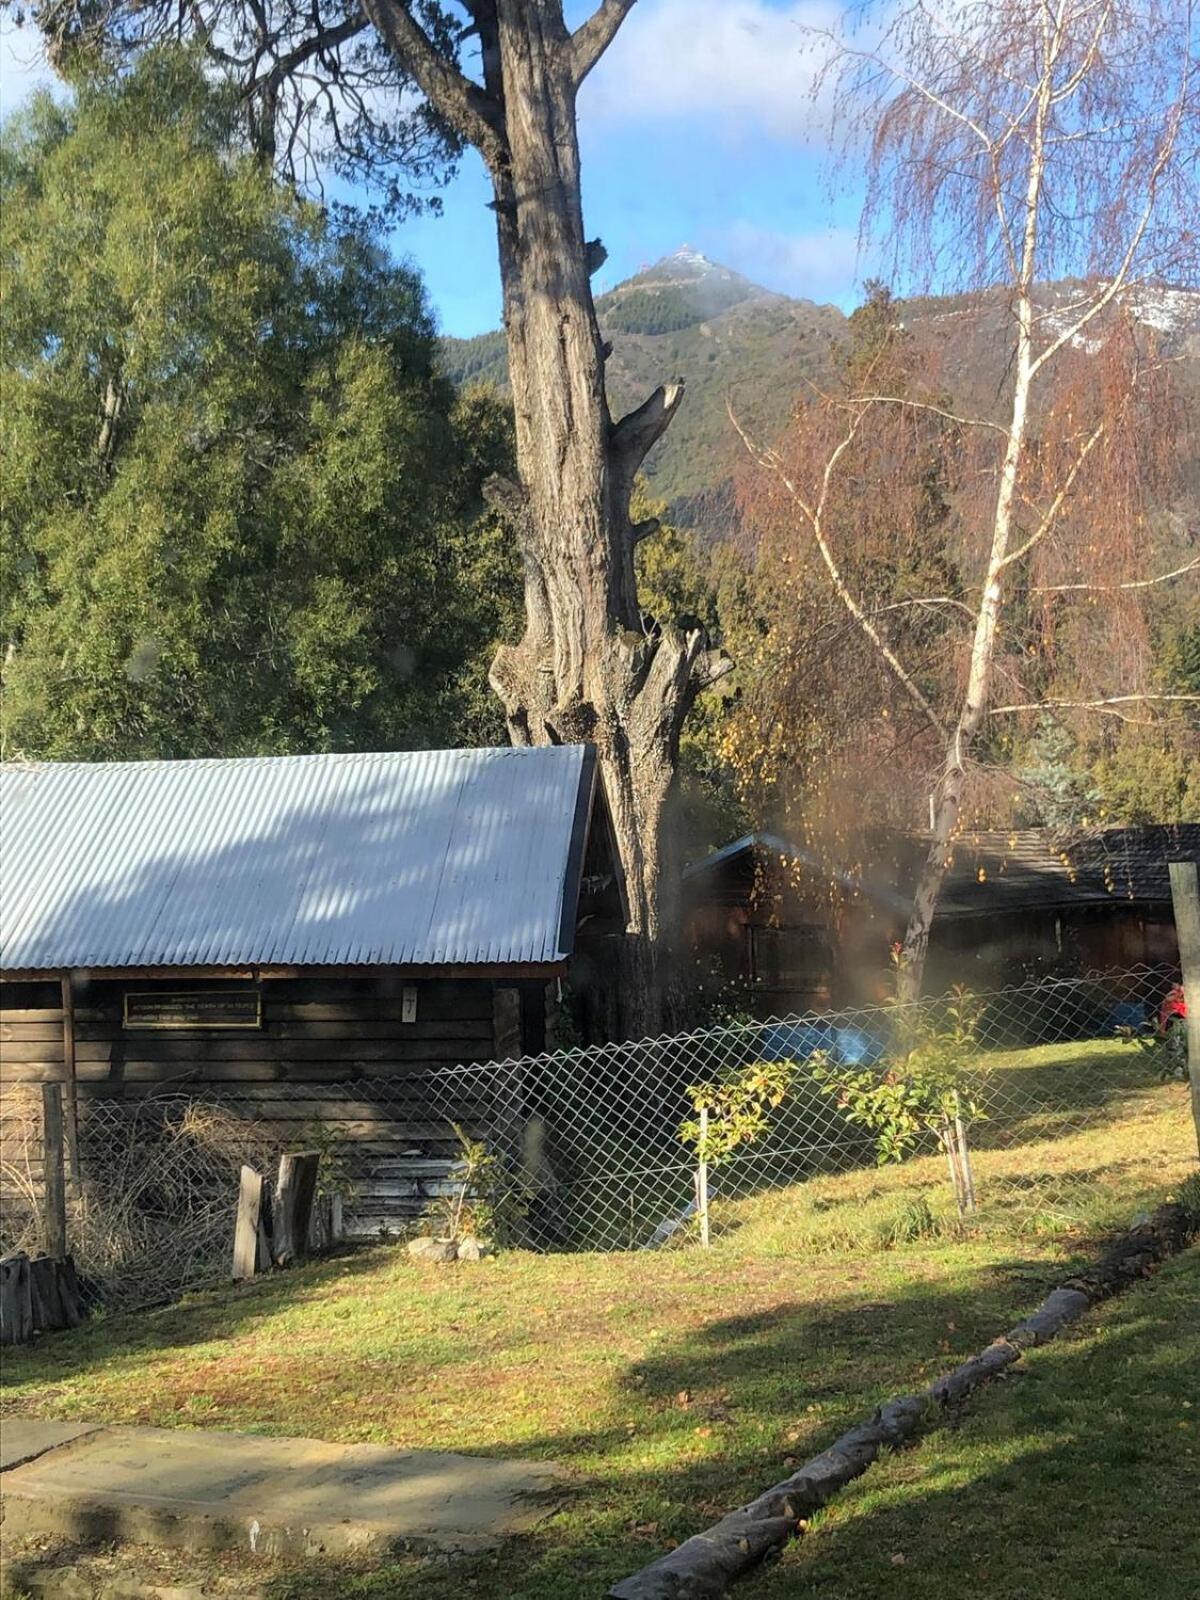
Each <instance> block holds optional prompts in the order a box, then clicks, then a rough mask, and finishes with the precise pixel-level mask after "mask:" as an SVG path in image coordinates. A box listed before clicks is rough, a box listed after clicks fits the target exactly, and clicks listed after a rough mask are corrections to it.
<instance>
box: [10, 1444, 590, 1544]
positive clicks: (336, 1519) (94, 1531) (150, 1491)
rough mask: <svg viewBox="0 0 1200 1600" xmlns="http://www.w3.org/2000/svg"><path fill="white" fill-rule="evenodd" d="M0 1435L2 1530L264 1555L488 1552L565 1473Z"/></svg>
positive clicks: (539, 1515)
mask: <svg viewBox="0 0 1200 1600" xmlns="http://www.w3.org/2000/svg"><path fill="white" fill-rule="evenodd" d="M0 1443H2V1454H0V1462H2V1463H3V1470H0V1516H2V1517H3V1523H4V1531H5V1534H6V1535H10V1534H11V1535H18V1536H19V1535H24V1534H35V1533H36V1534H59V1535H65V1536H66V1537H69V1538H72V1539H80V1540H85V1539H105V1540H123V1539H128V1540H134V1541H137V1542H140V1543H143V1544H157V1545H166V1546H168V1547H171V1548H174V1549H185V1550H232V1549H243V1550H250V1551H252V1552H255V1553H258V1554H261V1555H271V1556H307V1555H318V1554H338V1553H347V1552H351V1551H353V1552H357V1553H360V1554H375V1553H378V1554H384V1553H386V1552H388V1551H395V1550H401V1549H412V1550H446V1551H464V1552H465V1551H477V1550H486V1549H490V1548H492V1547H493V1546H495V1545H497V1544H499V1543H500V1541H501V1540H502V1539H504V1538H506V1537H508V1536H509V1535H511V1534H515V1533H522V1532H525V1531H526V1530H528V1529H529V1528H531V1527H533V1526H535V1525H536V1524H537V1523H538V1522H539V1521H541V1520H542V1519H543V1518H544V1517H546V1516H547V1515H549V1513H550V1512H551V1511H552V1510H553V1509H554V1505H555V1502H556V1498H557V1494H556V1491H561V1488H562V1485H563V1481H564V1479H563V1473H562V1471H561V1469H560V1468H558V1467H555V1466H553V1465H552V1464H550V1463H543V1462H530V1461H497V1460H492V1459H487V1458H483V1457H476V1456H462V1455H449V1454H440V1453H437V1452H433V1451H425V1450H391V1449H388V1448H386V1447H384V1446H381V1445H366V1444H350V1445H346V1444H325V1443H322V1442H320V1441H319V1440H316V1439H272V1438H262V1437H259V1436H257V1435H254V1434H245V1433H215V1432H209V1431H207V1430H204V1431H200V1430H191V1429H185V1428H116V1427H114V1428H109V1427H104V1426H95V1425H91V1426H89V1425H87V1424H68V1423H46V1422H27V1421H24V1420H20V1419H13V1420H11V1421H8V1422H6V1423H5V1424H4V1426H3V1428H2V1429H0Z"/></svg>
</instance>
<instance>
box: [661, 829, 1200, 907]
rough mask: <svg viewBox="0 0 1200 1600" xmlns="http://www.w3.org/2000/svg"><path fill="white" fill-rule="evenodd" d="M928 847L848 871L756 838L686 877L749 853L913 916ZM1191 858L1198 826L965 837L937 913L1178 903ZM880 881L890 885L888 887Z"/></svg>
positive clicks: (903, 837) (900, 840)
mask: <svg viewBox="0 0 1200 1600" xmlns="http://www.w3.org/2000/svg"><path fill="white" fill-rule="evenodd" d="M927 848H928V841H927V840H926V838H925V836H924V835H921V834H898V833H897V834H888V835H882V834H881V835H880V837H879V839H878V841H877V843H876V848H875V850H874V852H873V853H872V854H873V859H872V860H869V861H868V863H867V865H866V866H865V867H858V868H857V869H856V870H855V871H854V872H853V873H849V872H843V871H840V870H839V869H837V868H836V867H835V866H834V865H833V864H832V863H829V862H826V861H823V860H822V859H821V858H820V857H819V856H818V855H817V854H815V853H814V852H813V851H811V850H809V849H807V848H806V847H805V846H803V845H797V844H794V843H790V842H789V841H788V840H786V839H782V838H780V837H779V835H777V834H771V833H748V834H745V835H743V837H742V838H740V839H735V840H734V841H733V843H732V844H727V845H726V846H725V847H724V849H722V850H717V851H715V852H714V853H713V854H712V855H709V856H705V857H703V858H702V859H701V860H699V861H694V862H692V864H691V865H690V866H689V867H687V868H686V869H685V871H684V877H685V879H701V878H703V876H704V875H705V874H707V873H710V872H711V871H713V870H714V869H716V868H719V867H722V866H725V865H727V864H728V863H730V862H733V861H736V860H737V859H738V858H739V857H742V856H745V855H748V854H750V853H753V854H754V855H755V856H757V857H758V858H759V859H761V858H762V856H764V855H768V856H769V855H776V854H778V855H782V856H787V857H789V858H791V859H792V860H795V861H799V862H801V863H802V864H803V865H805V866H809V867H812V868H813V869H815V871H816V872H817V874H818V875H819V876H823V877H828V878H832V879H835V880H836V881H838V882H840V883H842V884H843V886H845V887H848V888H852V889H854V890H856V891H858V892H861V893H862V894H863V895H864V896H865V897H866V898H867V899H868V900H871V901H874V902H875V903H876V904H877V905H880V906H883V907H885V908H886V909H888V910H891V911H894V912H898V913H899V914H901V915H907V913H908V907H909V905H910V904H911V901H912V891H913V888H914V886H915V884H916V877H917V872H918V869H919V866H920V863H921V861H922V860H923V858H924V855H925V852H926V850H927ZM1190 860H1200V824H1196V823H1183V822H1181V823H1154V824H1148V825H1147V826H1145V827H1140V828H1091V829H1087V828H1077V829H1073V830H1058V831H1052V830H1050V829H1046V828H1017V829H1005V830H977V831H974V832H966V833H963V834H962V835H961V836H960V837H958V838H956V839H955V840H954V842H953V844H952V846H951V848H950V855H949V867H948V869H947V872H946V876H945V879H944V880H943V884H942V889H941V893H940V895H939V896H938V904H937V915H938V917H939V918H946V917H960V916H971V917H974V916H993V915H995V914H996V913H998V912H1004V911H1053V910H1056V909H1069V908H1071V907H1075V906H1085V905H1107V904H1111V903H1112V902H1113V901H1119V900H1124V901H1126V902H1131V903H1137V904H1149V905H1152V904H1166V903H1168V902H1169V901H1170V898H1171V887H1170V881H1169V875H1168V871H1167V862H1168V861H1190ZM881 875H886V876H887V877H888V878H890V879H891V880H892V881H890V882H888V881H883V877H882V876H881Z"/></svg>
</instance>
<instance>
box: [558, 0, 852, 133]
mask: <svg viewBox="0 0 1200 1600" xmlns="http://www.w3.org/2000/svg"><path fill="white" fill-rule="evenodd" d="M841 15H842V7H841V6H840V5H839V4H837V3H834V0H798V3H791V4H787V5H783V6H778V5H771V4H768V3H767V0H643V3H642V4H641V5H638V6H636V7H635V8H634V10H633V11H632V13H631V14H630V17H629V20H628V21H627V22H626V23H625V25H624V27H623V28H622V30H621V32H620V33H619V34H618V35H617V38H616V40H615V42H614V43H613V45H612V47H611V49H610V50H609V52H608V54H607V55H606V56H605V57H604V59H603V60H602V61H601V62H600V64H599V66H598V67H597V68H596V71H595V73H594V74H593V75H592V77H591V78H589V79H588V81H587V83H586V84H585V85H584V89H583V96H584V100H583V106H584V111H585V114H589V115H591V116H593V117H596V118H598V119H601V120H604V121H619V122H631V121H632V122H645V121H666V120H672V119H675V118H681V117H685V116H700V117H704V118H706V119H708V120H709V121H711V122H713V123H716V124H719V125H721V127H722V128H723V130H724V131H725V132H726V133H733V134H737V133H741V132H746V133H760V132H762V131H763V130H766V131H767V132H769V133H772V134H774V135H775V136H776V137H780V138H786V139H789V140H793V141H798V142H804V141H806V140H807V139H809V138H810V137H812V136H813V135H814V134H815V133H817V132H818V131H819V130H820V129H822V128H823V127H825V126H827V120H828V119H827V107H826V106H823V105H822V104H821V101H820V100H819V99H818V100H816V101H814V98H813V90H814V85H815V80H816V76H817V73H818V71H819V69H820V66H821V63H822V60H823V59H824V55H825V48H826V47H825V46H824V45H823V43H822V41H821V40H820V39H819V38H817V37H815V36H814V33H813V32H812V31H811V30H829V31H831V32H832V31H834V30H836V28H837V26H838V22H839V19H840V17H841Z"/></svg>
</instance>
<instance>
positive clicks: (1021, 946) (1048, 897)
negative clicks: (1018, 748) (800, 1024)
mask: <svg viewBox="0 0 1200 1600" xmlns="http://www.w3.org/2000/svg"><path fill="white" fill-rule="evenodd" d="M926 848H927V846H926V842H925V840H924V839H922V838H921V836H920V835H914V834H891V835H887V836H883V835H880V836H878V837H876V838H875V839H873V840H871V841H869V842H868V844H867V846H866V847H865V848H864V849H863V851H862V854H861V857H860V858H859V859H858V860H856V861H855V862H853V863H851V864H849V865H846V866H844V867H840V866H838V865H836V864H834V863H831V862H830V861H828V860H826V859H825V858H824V857H822V856H820V855H819V854H818V853H817V852H815V851H813V850H811V849H808V848H806V847H804V846H801V845H798V844H796V843H794V842H790V841H788V840H786V839H783V838H781V837H780V836H778V835H775V834H769V833H755V834H747V835H745V837H743V838H741V839H737V840H735V841H734V842H733V843H732V844H729V845H727V846H726V847H725V848H724V849H722V850H718V851H716V852H714V853H713V854H712V855H710V856H707V857H705V858H704V859H702V860H700V861H696V862H693V863H692V864H691V865H690V866H689V867H688V868H687V869H686V870H685V873H684V882H683V890H684V895H683V899H684V928H685V941H686V944H687V946H688V948H689V949H690V951H691V953H692V958H693V961H694V963H695V966H696V970H697V972H698V973H700V974H702V975H704V976H706V977H708V978H709V979H710V981H711V980H712V979H713V978H714V977H715V978H716V979H717V981H723V982H725V983H726V984H729V985H736V986H739V987H741V988H742V989H743V990H744V992H745V993H746V994H747V996H748V998H749V1001H750V1004H751V1005H752V1006H753V1008H754V1010H755V1012H756V1014H758V1015H760V1016H778V1015H782V1014H784V1013H786V1012H791V1011H810V1010H818V1011H819V1010H826V1009H829V1008H831V1007H842V1006H855V1005H868V1004H874V1003H877V1002H878V1001H879V1000H881V999H882V998H884V996H885V995H886V994H888V993H890V992H891V976H890V970H889V949H890V946H891V944H892V943H893V941H895V940H897V939H900V938H901V937H902V936H903V933H904V927H905V923H906V921H907V918H908V909H909V905H910V903H911V895H912V889H913V885H914V883H915V881H916V874H917V871H918V868H919V864H920V861H921V859H922V857H923V855H924V852H925V850H926ZM1191 859H1200V825H1194V824H1180V825H1163V826H1157V827H1144V828H1103V829H1089V830H1076V831H1073V832H1058V833H1055V832H1051V831H1049V830H1044V829H1033V828H1026V829H1016V830H1010V831H1004V832H975V833H964V834H963V835H962V836H961V837H960V838H958V839H956V840H955V842H954V845H953V847H952V851H951V856H950V864H949V867H948V870H947V875H946V879H945V883H944V885H943V889H942V894H941V898H940V900H939V903H938V911H937V916H936V918H935V921H934V925H933V932H932V935H931V938H930V949H929V960H928V965H927V968H926V979H925V987H926V990H927V991H928V992H929V993H935V994H936V993H941V992H943V991H944V990H946V989H947V988H949V986H950V985H951V984H954V983H965V984H967V985H969V986H970V987H972V988H974V989H978V990H983V989H991V988H996V987H999V986H1001V985H1003V984H1008V983H1018V982H1023V981H1026V980H1028V979H1034V978H1037V977H1038V976H1040V975H1045V974H1055V975H1059V976H1081V975H1083V974H1084V973H1087V972H1090V971H1100V970H1117V969H1120V968H1130V967H1134V966H1148V967H1154V968H1160V969H1162V971H1163V972H1164V973H1169V972H1170V971H1172V970H1177V969H1178V964H1179V947H1178V942H1177V940H1176V936H1175V922H1174V916H1173V913H1172V909H1171V893H1170V884H1169V880H1168V874H1167V863H1168V862H1169V861H1173V860H1191Z"/></svg>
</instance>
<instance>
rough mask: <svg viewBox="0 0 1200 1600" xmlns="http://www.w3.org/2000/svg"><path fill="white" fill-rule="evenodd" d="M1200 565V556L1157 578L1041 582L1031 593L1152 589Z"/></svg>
mask: <svg viewBox="0 0 1200 1600" xmlns="http://www.w3.org/2000/svg"><path fill="white" fill-rule="evenodd" d="M1197 567H1200V556H1196V557H1195V558H1194V559H1193V560H1191V561H1188V562H1187V563H1185V565H1184V566H1182V567H1176V568H1175V569H1174V570H1173V571H1171V572H1160V573H1159V575H1158V576H1157V577H1156V578H1134V579H1132V580H1131V581H1130V582H1128V583H1040V584H1037V585H1035V586H1034V587H1033V588H1032V589H1030V591H1029V592H1030V594H1068V593H1077V592H1079V591H1082V590H1086V591H1088V592H1090V593H1092V594H1115V593H1116V592H1117V591H1118V590H1119V589H1152V588H1153V587H1154V585H1155V584H1156V583H1170V581H1171V579H1172V578H1182V577H1183V575H1184V573H1186V572H1194V571H1195V570H1196V568H1197Z"/></svg>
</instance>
